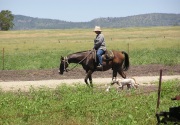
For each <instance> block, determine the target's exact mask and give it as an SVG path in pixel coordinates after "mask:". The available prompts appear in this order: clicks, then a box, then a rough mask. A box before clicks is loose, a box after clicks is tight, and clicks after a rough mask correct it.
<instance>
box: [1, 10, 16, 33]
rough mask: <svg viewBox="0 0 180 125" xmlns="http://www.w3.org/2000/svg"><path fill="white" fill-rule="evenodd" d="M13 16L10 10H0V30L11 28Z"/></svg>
mask: <svg viewBox="0 0 180 125" xmlns="http://www.w3.org/2000/svg"><path fill="white" fill-rule="evenodd" d="M13 20H14V16H13V15H12V13H11V11H9V10H2V11H1V12H0V30H4V31H6V30H9V29H11V28H13V26H14V24H13Z"/></svg>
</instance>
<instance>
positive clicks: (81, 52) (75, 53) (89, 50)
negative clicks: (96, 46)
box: [73, 50, 91, 54]
mask: <svg viewBox="0 0 180 125" xmlns="http://www.w3.org/2000/svg"><path fill="white" fill-rule="evenodd" d="M88 51H91V50H84V51H79V52H75V53H73V54H79V53H85V52H88Z"/></svg>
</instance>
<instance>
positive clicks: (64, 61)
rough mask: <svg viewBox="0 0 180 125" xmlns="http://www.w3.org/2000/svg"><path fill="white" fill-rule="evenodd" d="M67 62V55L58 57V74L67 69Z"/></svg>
mask: <svg viewBox="0 0 180 125" xmlns="http://www.w3.org/2000/svg"><path fill="white" fill-rule="evenodd" d="M68 65H69V63H68V58H67V57H62V56H61V59H60V66H59V74H61V75H62V74H63V73H64V71H66V72H67V71H68V69H67V67H68Z"/></svg>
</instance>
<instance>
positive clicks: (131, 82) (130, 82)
mask: <svg viewBox="0 0 180 125" xmlns="http://www.w3.org/2000/svg"><path fill="white" fill-rule="evenodd" d="M115 83H116V84H118V85H119V87H118V88H120V89H122V90H123V89H124V86H127V89H130V88H135V89H137V88H138V86H139V84H138V83H137V82H136V80H135V78H126V79H118V80H116V79H115V80H113V81H112V83H111V85H114V84H115ZM109 89H110V86H108V88H107V89H106V91H109Z"/></svg>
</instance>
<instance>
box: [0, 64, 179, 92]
mask: <svg viewBox="0 0 180 125" xmlns="http://www.w3.org/2000/svg"><path fill="white" fill-rule="evenodd" d="M160 69H162V70H163V73H162V74H163V80H169V79H175V78H178V79H180V65H176V66H163V65H146V66H132V67H130V69H129V70H128V71H127V72H126V74H127V77H135V78H136V80H137V82H139V83H140V84H141V85H144V83H148V85H149V83H152V82H154V81H158V78H159V72H160ZM57 70H58V69H50V70H22V71H21V70H19V71H12V70H11V71H5V70H4V71H3V70H1V71H0V88H1V89H2V90H5V91H9V90H13V91H16V90H18V89H21V90H22V91H27V90H28V89H29V88H30V87H31V86H32V87H42V86H46V87H49V88H55V87H56V86H57V85H62V83H67V84H72V83H80V84H85V83H84V80H83V79H84V77H85V75H86V74H85V71H84V70H83V69H82V68H76V69H74V70H72V71H69V72H65V74H64V75H59V74H58V72H57ZM111 76H112V70H109V71H106V72H95V73H94V74H93V82H94V83H95V84H96V83H98V84H107V83H110V82H111ZM118 77H119V78H121V77H120V76H119V75H118ZM146 85H147V84H146Z"/></svg>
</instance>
